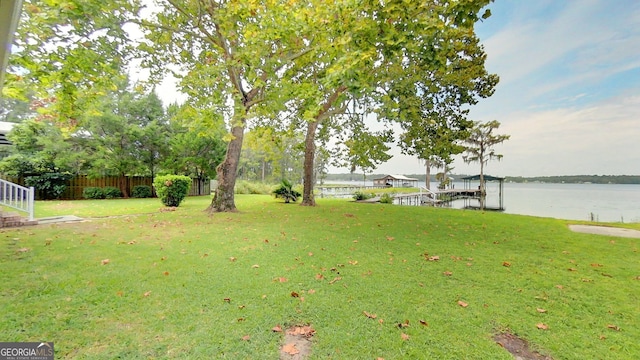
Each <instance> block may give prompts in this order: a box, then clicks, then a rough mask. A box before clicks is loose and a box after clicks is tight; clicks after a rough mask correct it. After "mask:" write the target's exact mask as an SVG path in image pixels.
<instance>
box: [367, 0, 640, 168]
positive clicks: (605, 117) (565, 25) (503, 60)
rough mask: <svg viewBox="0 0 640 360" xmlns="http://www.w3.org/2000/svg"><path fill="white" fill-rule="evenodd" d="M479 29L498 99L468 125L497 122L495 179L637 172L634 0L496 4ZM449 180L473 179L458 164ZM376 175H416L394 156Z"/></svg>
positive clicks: (412, 164) (407, 161)
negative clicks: (500, 141) (498, 156)
mask: <svg viewBox="0 0 640 360" xmlns="http://www.w3.org/2000/svg"><path fill="white" fill-rule="evenodd" d="M488 8H489V9H490V10H491V12H492V16H491V17H489V18H488V19H486V20H484V21H483V22H481V23H479V24H477V26H476V33H477V34H478V36H479V37H480V39H481V40H482V43H483V44H484V46H485V51H486V53H487V63H486V67H487V69H488V71H490V72H491V73H495V74H497V75H498V76H500V83H499V84H498V86H497V87H496V91H495V94H494V95H493V96H492V97H490V98H488V99H481V101H480V102H479V103H478V104H477V105H476V106H474V107H473V108H472V109H471V113H470V119H472V120H477V121H483V122H485V121H490V120H498V121H499V122H500V123H501V126H500V128H499V129H498V130H497V131H496V133H498V134H509V135H511V138H510V139H509V140H508V141H506V142H505V143H504V144H502V145H497V146H496V147H495V149H496V152H497V153H499V154H502V155H504V157H503V158H502V160H501V161H500V162H498V161H495V160H494V161H490V162H489V163H488V165H487V166H486V167H485V173H488V174H491V175H495V176H552V175H637V174H640V2H639V1H636V0H616V1H607V0H579V1H578V0H572V1H565V0H536V1H521V0H496V1H495V2H494V3H492V4H491V5H489V7H488ZM453 166H454V169H453V173H457V174H476V173H478V172H479V170H480V166H479V164H478V163H473V164H469V165H467V164H465V163H464V162H463V161H462V158H461V157H458V158H456V161H455V162H454V164H453ZM375 173H388V174H421V173H424V165H422V164H421V163H420V162H419V161H418V160H416V159H415V158H411V157H406V156H401V155H396V156H394V157H393V158H392V159H391V160H390V161H388V162H387V163H385V164H383V165H381V166H379V167H378V169H377V170H376V171H375Z"/></svg>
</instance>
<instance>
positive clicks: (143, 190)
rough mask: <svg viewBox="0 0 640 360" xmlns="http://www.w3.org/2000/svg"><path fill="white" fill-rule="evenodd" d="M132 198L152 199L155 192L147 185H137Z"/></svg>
mask: <svg viewBox="0 0 640 360" xmlns="http://www.w3.org/2000/svg"><path fill="white" fill-rule="evenodd" d="M131 196H133V197H134V198H138V199H141V198H150V197H152V196H153V191H152V190H151V186H147V185H136V186H134V187H133V191H132V192H131Z"/></svg>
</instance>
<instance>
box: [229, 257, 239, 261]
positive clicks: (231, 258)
mask: <svg viewBox="0 0 640 360" xmlns="http://www.w3.org/2000/svg"><path fill="white" fill-rule="evenodd" d="M236 260H238V259H237V258H236V257H234V256H232V257H230V258H229V261H231V262H234V261H236Z"/></svg>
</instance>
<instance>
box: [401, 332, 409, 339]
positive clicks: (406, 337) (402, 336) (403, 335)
mask: <svg viewBox="0 0 640 360" xmlns="http://www.w3.org/2000/svg"><path fill="white" fill-rule="evenodd" d="M400 337H401V338H402V340H404V341H407V340H409V339H410V338H411V336H409V335H407V334H405V333H402V334H400Z"/></svg>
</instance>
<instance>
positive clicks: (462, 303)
mask: <svg viewBox="0 0 640 360" xmlns="http://www.w3.org/2000/svg"><path fill="white" fill-rule="evenodd" d="M458 305H460V306H462V307H463V308H466V307H467V306H469V304H467V303H466V302H464V301H462V300H459V301H458Z"/></svg>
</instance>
